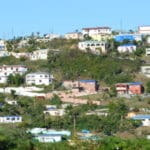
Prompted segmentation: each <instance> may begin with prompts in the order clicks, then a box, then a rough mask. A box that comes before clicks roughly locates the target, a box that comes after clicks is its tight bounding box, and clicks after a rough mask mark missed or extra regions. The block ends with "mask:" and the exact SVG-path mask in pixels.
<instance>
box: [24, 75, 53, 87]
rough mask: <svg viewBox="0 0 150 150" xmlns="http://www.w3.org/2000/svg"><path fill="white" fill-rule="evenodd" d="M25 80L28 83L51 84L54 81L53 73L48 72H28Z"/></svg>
mask: <svg viewBox="0 0 150 150" xmlns="http://www.w3.org/2000/svg"><path fill="white" fill-rule="evenodd" d="M25 81H26V84H27V85H32V84H35V85H50V84H51V83H52V81H53V75H52V74H50V73H47V72H34V73H28V74H27V75H26V77H25Z"/></svg>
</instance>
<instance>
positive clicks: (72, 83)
mask: <svg viewBox="0 0 150 150" xmlns="http://www.w3.org/2000/svg"><path fill="white" fill-rule="evenodd" d="M62 86H63V87H65V88H66V89H73V88H78V87H79V82H78V81H69V80H66V81H63V83H62Z"/></svg>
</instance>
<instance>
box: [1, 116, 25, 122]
mask: <svg viewBox="0 0 150 150" xmlns="http://www.w3.org/2000/svg"><path fill="white" fill-rule="evenodd" d="M19 122H22V117H21V116H4V117H0V123H19Z"/></svg>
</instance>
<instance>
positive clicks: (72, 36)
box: [64, 32, 82, 39]
mask: <svg viewBox="0 0 150 150" xmlns="http://www.w3.org/2000/svg"><path fill="white" fill-rule="evenodd" d="M64 37H65V38H66V39H82V33H80V32H69V33H66V34H65V36H64Z"/></svg>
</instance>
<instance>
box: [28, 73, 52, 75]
mask: <svg viewBox="0 0 150 150" xmlns="http://www.w3.org/2000/svg"><path fill="white" fill-rule="evenodd" d="M37 74H44V75H50V73H48V72H33V73H32V72H31V73H28V74H27V75H37Z"/></svg>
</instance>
